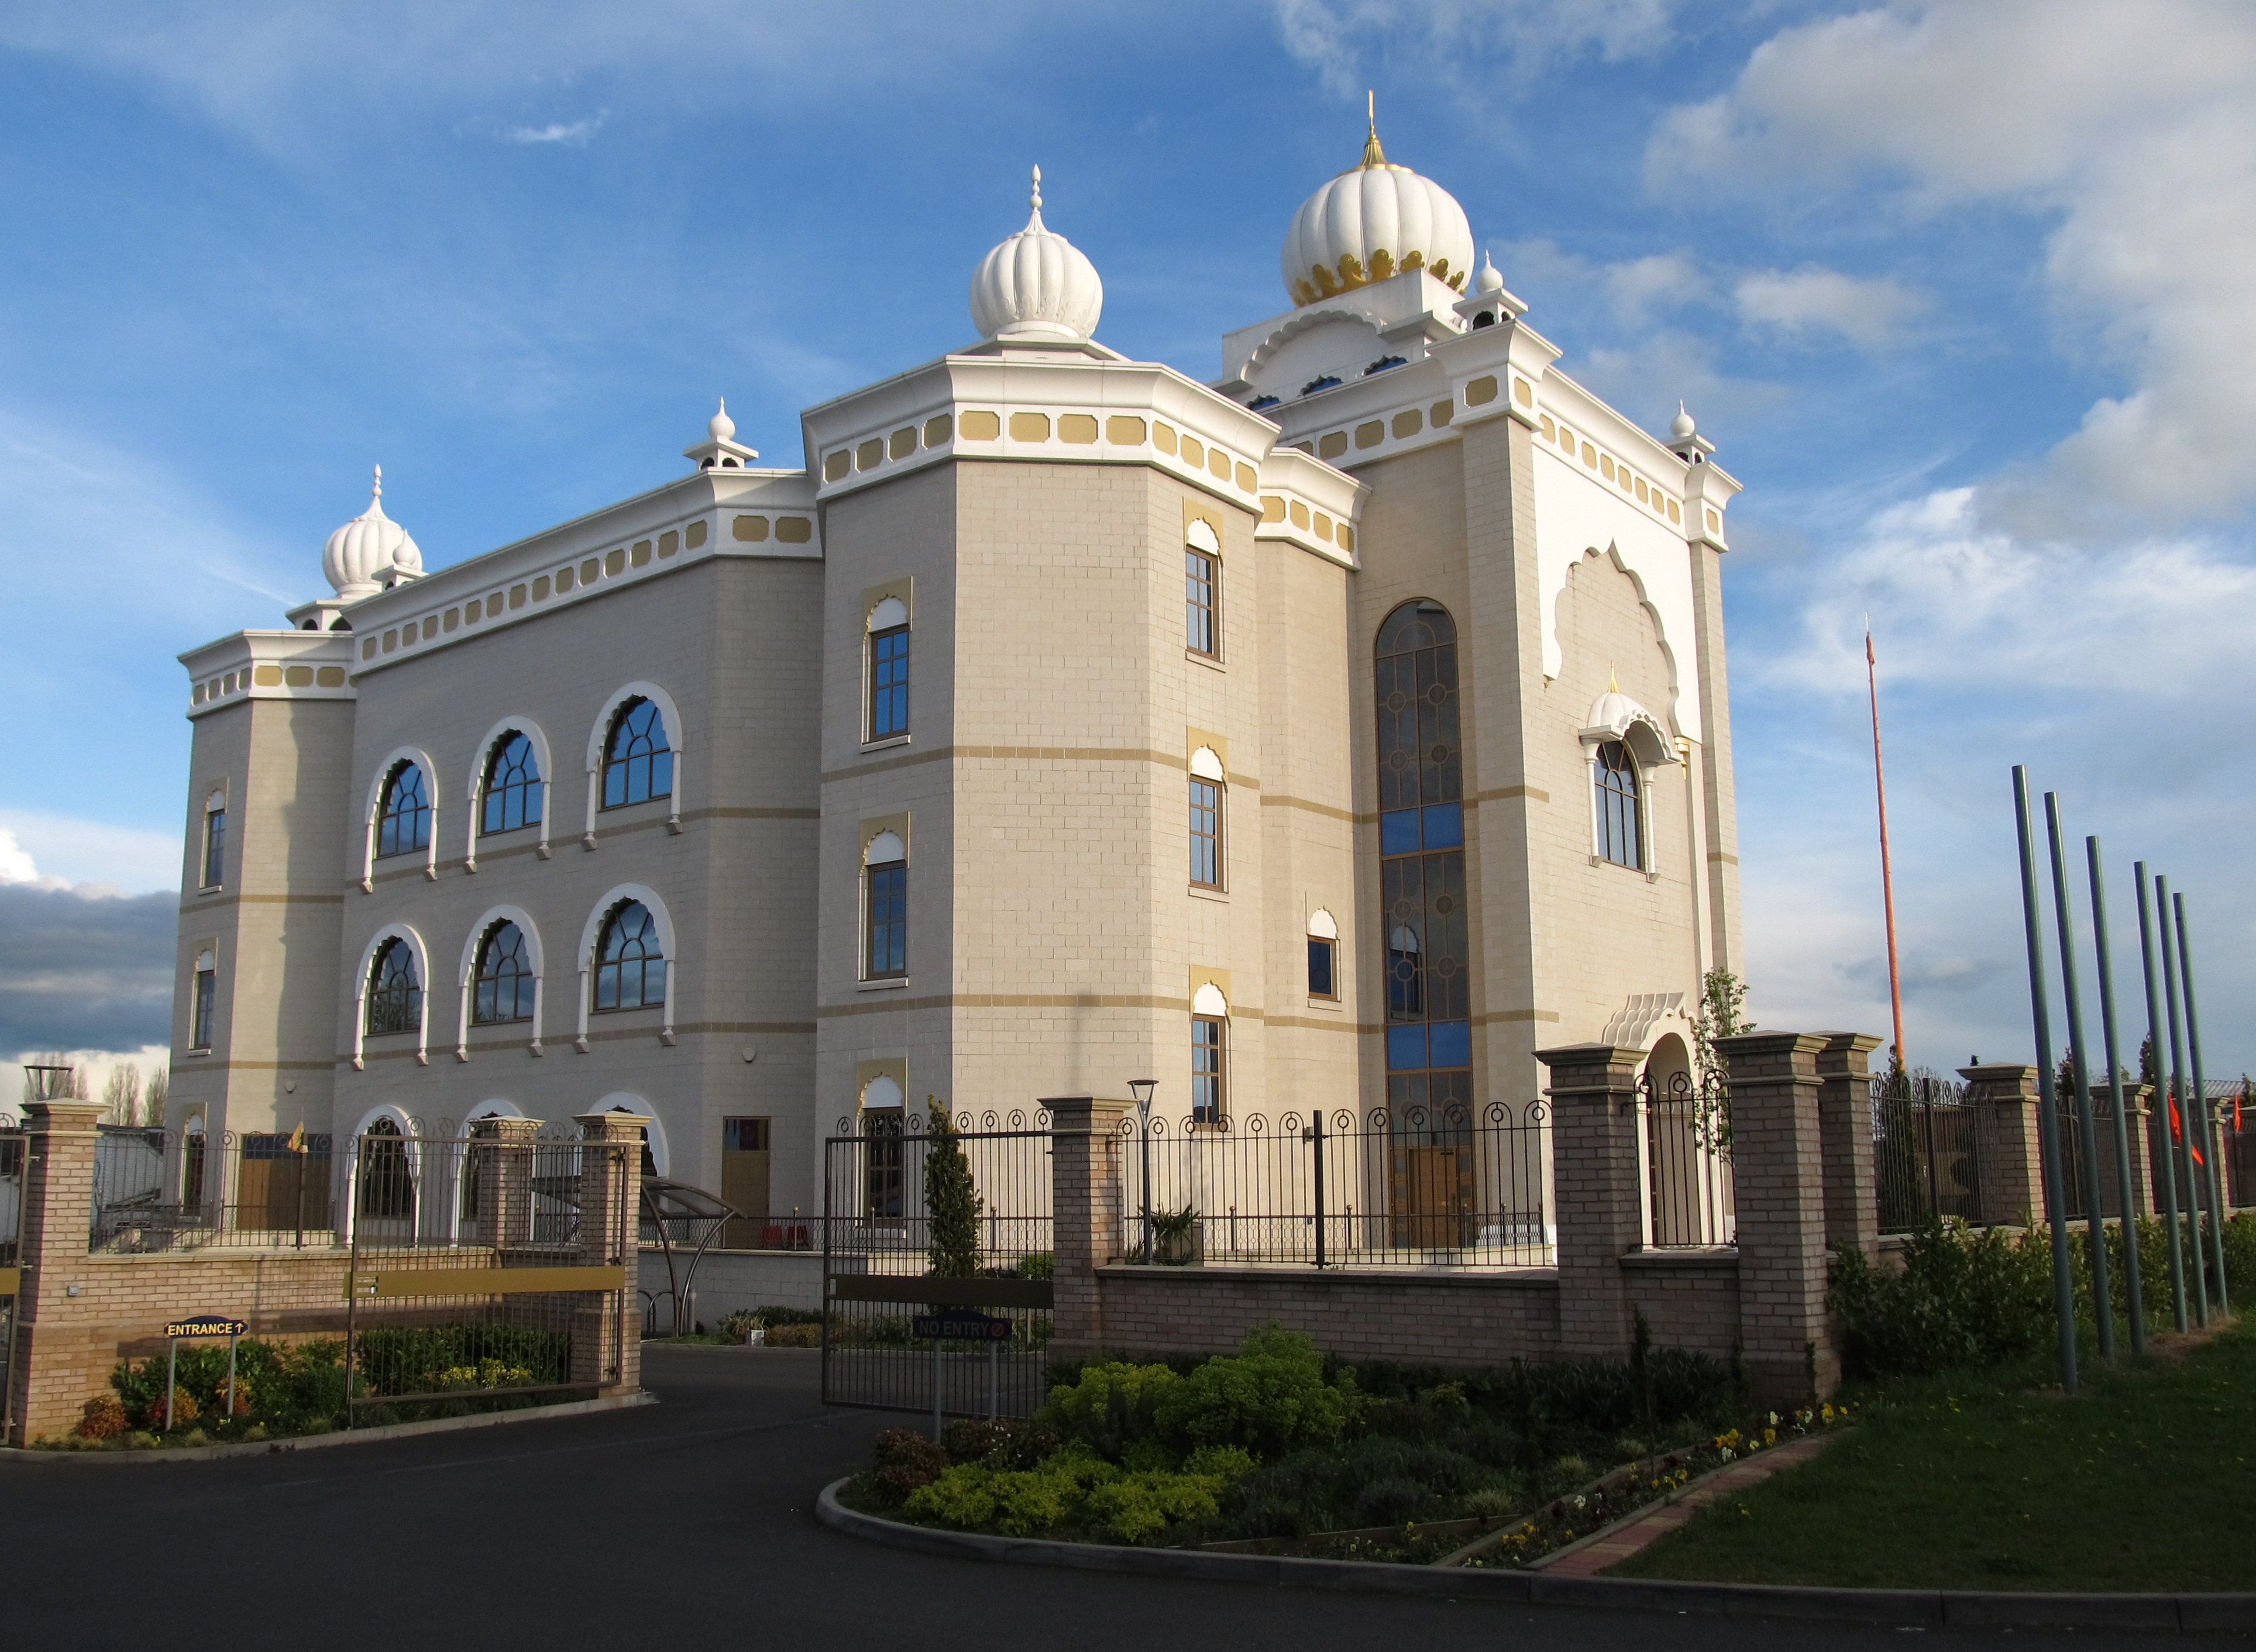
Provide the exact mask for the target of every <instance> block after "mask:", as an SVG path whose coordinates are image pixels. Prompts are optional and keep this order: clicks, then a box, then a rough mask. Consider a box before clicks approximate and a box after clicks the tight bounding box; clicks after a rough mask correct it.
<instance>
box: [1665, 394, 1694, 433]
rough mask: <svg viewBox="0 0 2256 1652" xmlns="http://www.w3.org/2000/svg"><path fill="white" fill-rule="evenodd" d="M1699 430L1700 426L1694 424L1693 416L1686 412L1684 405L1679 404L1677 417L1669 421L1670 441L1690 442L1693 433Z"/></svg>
mask: <svg viewBox="0 0 2256 1652" xmlns="http://www.w3.org/2000/svg"><path fill="white" fill-rule="evenodd" d="M1697 429H1699V426H1698V425H1695V424H1694V423H1693V422H1692V415H1691V414H1689V413H1688V412H1686V411H1684V404H1683V403H1681V402H1679V403H1677V404H1676V417H1675V418H1672V419H1670V420H1669V421H1668V438H1669V439H1670V440H1671V441H1680V442H1681V441H1688V440H1689V439H1691V437H1692V434H1693V432H1695V431H1696V430H1697Z"/></svg>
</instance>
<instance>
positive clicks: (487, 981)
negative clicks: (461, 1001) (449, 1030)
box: [470, 918, 539, 1027]
mask: <svg viewBox="0 0 2256 1652" xmlns="http://www.w3.org/2000/svg"><path fill="white" fill-rule="evenodd" d="M538 980H539V973H538V972H537V971H536V970H535V969H534V968H533V967H532V951H531V949H530V948H529V947H528V946H526V945H525V931H523V930H521V929H519V928H518V926H517V925H516V924H512V923H511V922H510V921H509V920H508V919H506V918H504V919H503V920H502V921H501V922H500V923H498V924H495V925H494V926H493V927H492V928H491V929H490V930H488V931H486V933H485V938H484V939H483V940H482V941H480V942H479V943H478V953H477V963H476V973H475V974H473V976H472V977H471V999H470V1021H471V1023H472V1024H474V1025H476V1026H482V1027H483V1026H492V1025H496V1024H498V1023H502V1022H508V1021H530V1020H532V1004H533V990H534V987H535V984H536V982H537V981H538Z"/></svg>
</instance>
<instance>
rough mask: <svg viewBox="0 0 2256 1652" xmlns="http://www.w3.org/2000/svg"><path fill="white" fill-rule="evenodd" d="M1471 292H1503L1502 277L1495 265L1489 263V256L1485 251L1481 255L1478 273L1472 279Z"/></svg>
mask: <svg viewBox="0 0 2256 1652" xmlns="http://www.w3.org/2000/svg"><path fill="white" fill-rule="evenodd" d="M1473 291H1474V292H1503V291H1504V277H1503V275H1502V274H1501V273H1500V272H1499V271H1498V269H1497V267H1496V265H1495V264H1492V263H1491V262H1490V259H1489V256H1488V254H1487V253H1486V252H1485V251H1484V252H1483V253H1482V254H1481V267H1480V273H1479V274H1478V275H1477V276H1475V277H1474V278H1473Z"/></svg>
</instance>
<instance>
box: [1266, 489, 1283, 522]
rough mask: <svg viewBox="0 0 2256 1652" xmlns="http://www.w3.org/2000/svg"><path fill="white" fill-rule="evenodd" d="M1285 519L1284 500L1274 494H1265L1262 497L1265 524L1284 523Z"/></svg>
mask: <svg viewBox="0 0 2256 1652" xmlns="http://www.w3.org/2000/svg"><path fill="white" fill-rule="evenodd" d="M1284 519H1285V502H1284V500H1283V499H1282V498H1280V496H1277V495H1276V494H1273V493H1265V494H1263V495H1262V496H1261V520H1262V521H1264V522H1282V521H1284Z"/></svg>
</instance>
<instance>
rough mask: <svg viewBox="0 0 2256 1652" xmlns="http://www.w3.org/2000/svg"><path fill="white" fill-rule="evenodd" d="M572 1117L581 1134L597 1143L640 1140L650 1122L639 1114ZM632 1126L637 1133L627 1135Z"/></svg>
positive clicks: (574, 1115) (589, 1114) (598, 1114)
mask: <svg viewBox="0 0 2256 1652" xmlns="http://www.w3.org/2000/svg"><path fill="white" fill-rule="evenodd" d="M572 1116H573V1118H574V1119H575V1121H577V1122H578V1124H579V1126H580V1134H581V1135H582V1136H584V1137H586V1138H587V1139H588V1140H589V1141H596V1142H632V1141H637V1140H639V1139H640V1137H641V1133H642V1131H643V1129H644V1127H645V1126H646V1125H648V1124H649V1122H650V1121H649V1120H648V1119H645V1117H643V1115H642V1114H639V1113H575V1114H573V1115H572ZM630 1126H631V1127H632V1128H633V1129H634V1131H635V1134H634V1135H628V1134H627V1133H626V1132H627V1129H628V1128H629V1127H630Z"/></svg>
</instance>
